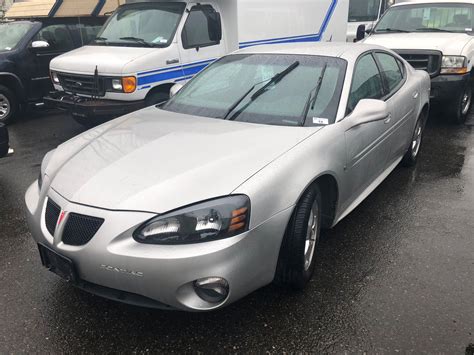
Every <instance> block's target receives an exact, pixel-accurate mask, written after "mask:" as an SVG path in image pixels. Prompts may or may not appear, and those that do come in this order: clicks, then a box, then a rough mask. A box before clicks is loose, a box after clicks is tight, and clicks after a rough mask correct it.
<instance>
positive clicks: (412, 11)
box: [363, 0, 474, 123]
mask: <svg viewBox="0 0 474 355" xmlns="http://www.w3.org/2000/svg"><path fill="white" fill-rule="evenodd" d="M363 42H365V43H369V44H379V45H383V46H385V47H388V48H391V49H393V50H395V51H396V52H398V54H400V55H401V56H402V57H403V58H405V59H406V60H407V61H408V62H409V63H410V64H411V65H412V66H413V67H414V68H415V69H423V70H426V71H427V72H428V73H429V74H430V76H431V99H432V102H433V103H438V104H441V105H440V106H441V107H442V108H446V109H447V110H448V114H449V116H450V117H452V119H453V120H454V121H455V122H457V123H462V122H464V120H465V119H466V117H467V114H468V112H469V109H470V107H471V102H472V79H473V73H474V71H473V60H474V1H472V0H471V1H466V0H418V1H407V2H403V3H399V4H396V5H393V6H392V7H391V8H390V9H389V10H388V11H387V12H386V13H385V15H384V16H383V17H382V19H381V20H380V21H379V22H378V23H377V25H376V27H375V28H374V30H373V31H372V32H371V34H370V36H369V37H367V38H365V39H364V40H363Z"/></svg>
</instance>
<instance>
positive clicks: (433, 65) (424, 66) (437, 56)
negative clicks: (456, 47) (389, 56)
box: [395, 50, 442, 77]
mask: <svg viewBox="0 0 474 355" xmlns="http://www.w3.org/2000/svg"><path fill="white" fill-rule="evenodd" d="M395 51H396V52H397V53H398V54H399V55H400V56H401V57H402V58H403V59H405V60H406V61H407V62H408V63H410V65H411V66H412V67H413V68H415V69H417V70H424V71H426V72H427V73H428V74H429V75H430V76H431V77H434V76H436V75H438V74H439V72H440V70H441V56H442V55H441V52H438V51H408V50H395Z"/></svg>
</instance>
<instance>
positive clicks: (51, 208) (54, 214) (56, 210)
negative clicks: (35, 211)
mask: <svg viewBox="0 0 474 355" xmlns="http://www.w3.org/2000/svg"><path fill="white" fill-rule="evenodd" d="M60 213H61V207H59V206H58V205H57V204H56V203H55V202H54V201H53V200H51V199H50V198H48V202H47V204H46V212H45V215H44V220H45V224H46V229H47V230H48V232H49V234H51V235H52V236H54V231H55V230H56V224H57V223H58V218H59V214H60Z"/></svg>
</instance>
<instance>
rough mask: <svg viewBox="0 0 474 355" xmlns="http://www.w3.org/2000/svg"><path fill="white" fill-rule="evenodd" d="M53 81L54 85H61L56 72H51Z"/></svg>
mask: <svg viewBox="0 0 474 355" xmlns="http://www.w3.org/2000/svg"><path fill="white" fill-rule="evenodd" d="M51 80H52V81H53V83H54V84H59V77H58V73H56V72H55V71H52V72H51Z"/></svg>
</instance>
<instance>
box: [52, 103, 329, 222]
mask: <svg viewBox="0 0 474 355" xmlns="http://www.w3.org/2000/svg"><path fill="white" fill-rule="evenodd" d="M319 129H321V128H317V127H313V128H310V127H308V128H303V127H279V126H268V125H257V124H249V123H241V122H230V121H224V120H217V119H211V118H203V117H195V116H189V115H182V114H176V113H171V112H166V111H163V110H159V109H156V108H148V109H145V110H141V111H138V112H135V113H133V114H130V115H128V116H124V117H122V118H120V119H118V123H117V122H112V123H109V124H108V126H107V125H106V126H105V128H104V127H98V128H97V129H96V130H91V131H88V132H86V133H85V134H83V135H82V136H79V137H77V138H75V139H73V140H72V141H70V142H67V143H65V144H63V145H62V146H60V147H58V149H57V150H56V151H55V153H54V154H53V157H52V158H51V161H50V163H49V164H48V167H47V169H46V174H47V175H48V176H50V177H51V178H52V183H51V187H52V188H53V189H54V190H55V191H56V192H58V193H59V194H60V195H62V196H63V197H64V198H66V199H67V200H69V201H72V202H75V203H79V204H84V205H89V206H94V207H99V208H105V209H112V210H133V211H146V212H154V213H163V212H166V211H169V210H173V209H176V208H179V207H182V206H185V205H189V204H191V203H194V202H199V201H202V200H206V199H209V198H213V197H220V196H225V195H228V194H230V193H232V192H233V191H234V190H235V189H236V188H237V187H239V186H240V185H241V184H242V183H244V182H245V181H246V180H248V179H249V178H250V177H252V176H253V175H254V174H256V173H257V172H258V171H259V170H260V169H262V168H263V167H265V166H266V165H267V164H269V163H271V162H272V161H273V160H275V159H277V158H278V157H279V156H281V155H282V154H284V153H285V152H287V151H288V150H290V149H291V148H292V147H294V146H295V145H297V144H298V143H299V142H301V141H302V140H304V139H305V138H307V137H308V136H310V135H312V134H314V133H315V132H316V131H318V130H319Z"/></svg>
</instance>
